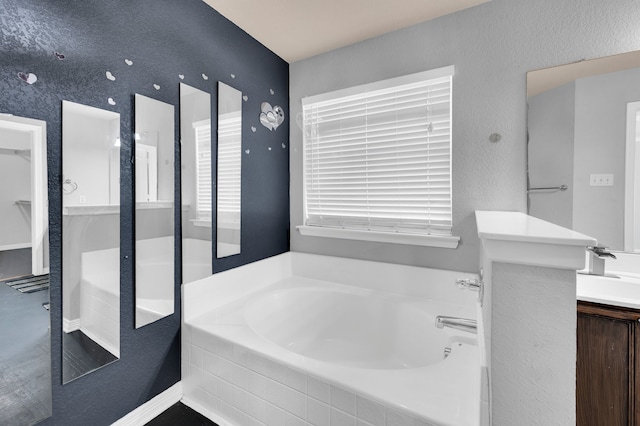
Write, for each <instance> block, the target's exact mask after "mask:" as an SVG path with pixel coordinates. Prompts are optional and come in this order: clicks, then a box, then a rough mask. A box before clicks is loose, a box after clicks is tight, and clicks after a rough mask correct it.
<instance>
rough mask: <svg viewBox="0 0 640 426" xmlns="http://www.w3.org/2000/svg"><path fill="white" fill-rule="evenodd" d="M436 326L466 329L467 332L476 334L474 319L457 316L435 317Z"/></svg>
mask: <svg viewBox="0 0 640 426" xmlns="http://www.w3.org/2000/svg"><path fill="white" fill-rule="evenodd" d="M436 327H438V328H445V327H449V328H454V329H456V330H460V331H466V332H468V333H473V334H478V322H477V321H476V320H472V319H467V318H457V317H445V316H441V315H439V316H437V317H436Z"/></svg>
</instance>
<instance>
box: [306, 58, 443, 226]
mask: <svg viewBox="0 0 640 426" xmlns="http://www.w3.org/2000/svg"><path fill="white" fill-rule="evenodd" d="M452 75H453V67H446V68H440V69H437V70H432V71H427V72H424V73H419V74H412V75H409V76H405V77H400V78H395V79H391V80H385V81H382V82H377V83H373V84H368V85H364V86H358V87H354V88H350V89H345V90H341V91H337V92H332V93H327V94H323V95H318V96H313V97H309V98H305V99H303V100H302V103H303V114H304V187H305V207H306V209H305V212H306V222H305V224H306V225H308V226H322V227H334V228H345V229H357V230H369V231H382V232H397V233H410V234H425V235H427V234H432V235H434V234H435V235H451V215H452V213H451V90H452V87H451V83H452Z"/></svg>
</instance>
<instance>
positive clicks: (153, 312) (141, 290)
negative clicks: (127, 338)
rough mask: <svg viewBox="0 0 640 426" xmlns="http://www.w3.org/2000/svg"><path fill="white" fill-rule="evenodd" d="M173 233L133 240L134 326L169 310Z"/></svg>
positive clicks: (168, 313) (165, 313) (171, 306)
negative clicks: (134, 241) (134, 261)
mask: <svg viewBox="0 0 640 426" xmlns="http://www.w3.org/2000/svg"><path fill="white" fill-rule="evenodd" d="M173 246H174V238H173V236H169V237H161V238H150V239H146V240H138V241H136V327H141V326H143V325H146V324H149V323H152V322H154V321H156V320H158V319H160V318H164V317H166V316H168V315H171V314H172V313H173V307H174V300H175V296H174V291H175V283H174V272H175V269H174V257H175V253H174V247H173Z"/></svg>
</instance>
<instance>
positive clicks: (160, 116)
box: [134, 94, 175, 328]
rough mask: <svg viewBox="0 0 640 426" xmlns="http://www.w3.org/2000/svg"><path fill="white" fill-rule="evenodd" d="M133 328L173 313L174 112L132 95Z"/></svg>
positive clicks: (150, 100) (153, 100)
mask: <svg viewBox="0 0 640 426" xmlns="http://www.w3.org/2000/svg"><path fill="white" fill-rule="evenodd" d="M135 102H136V104H135V114H136V122H135V136H134V140H135V182H136V184H135V188H136V189H135V194H136V284H135V285H136V328H138V327H142V326H144V325H147V324H150V323H152V322H154V321H157V320H159V319H161V318H164V317H166V316H168V315H171V314H172V313H173V310H174V309H173V306H174V303H173V300H174V288H175V286H174V227H173V217H174V211H173V200H174V191H173V183H174V158H173V157H174V155H173V154H174V149H175V147H174V131H175V123H174V108H173V105H170V104H167V103H164V102H160V101H157V100H155V99H151V98H148V97H146V96H142V95H138V94H136V97H135Z"/></svg>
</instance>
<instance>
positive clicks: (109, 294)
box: [65, 237, 175, 357]
mask: <svg viewBox="0 0 640 426" xmlns="http://www.w3.org/2000/svg"><path fill="white" fill-rule="evenodd" d="M173 243H174V239H173V237H161V238H152V239H146V240H140V241H137V242H136V324H137V325H144V324H148V323H150V322H153V321H155V320H157V319H159V318H162V317H164V316H166V315H170V314H172V313H173V310H174V297H175V296H174V291H175V290H174V289H175V286H174V279H173V277H174V250H173ZM80 259H81V261H80V263H81V266H80V268H81V272H80V296H79V298H80V318H78V319H76V320H75V321H66V323H71V324H77V325H75V326H74V325H71V326H67V327H66V329H65V331H67V332H68V331H73V330H74V329H78V328H79V329H80V330H81V331H82V332H83V333H84V334H86V335H87V336H89V337H90V338H91V339H92V340H94V341H95V342H97V343H99V344H100V345H101V346H102V347H104V348H105V349H107V350H108V351H109V352H111V353H112V354H113V355H115V356H117V357H119V356H120V249H118V248H113V249H106V250H96V251H90V252H84V253H82V254H81V256H80ZM163 281H164V282H165V284H167V285H164V286H162V285H158V283H159V282H163Z"/></svg>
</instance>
